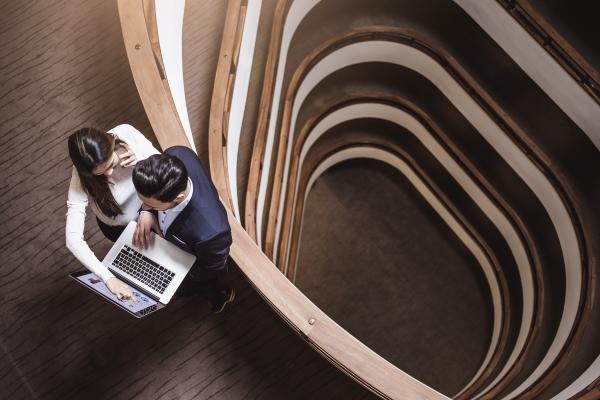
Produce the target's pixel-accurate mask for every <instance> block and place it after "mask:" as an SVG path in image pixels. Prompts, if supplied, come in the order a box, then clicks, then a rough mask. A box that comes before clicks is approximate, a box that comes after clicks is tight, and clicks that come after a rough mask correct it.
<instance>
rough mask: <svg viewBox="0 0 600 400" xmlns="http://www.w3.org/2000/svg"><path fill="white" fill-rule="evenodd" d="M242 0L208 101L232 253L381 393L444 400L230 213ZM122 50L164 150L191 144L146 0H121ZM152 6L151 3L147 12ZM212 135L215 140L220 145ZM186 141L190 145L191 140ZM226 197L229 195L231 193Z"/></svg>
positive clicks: (291, 316) (330, 355)
mask: <svg viewBox="0 0 600 400" xmlns="http://www.w3.org/2000/svg"><path fill="white" fill-rule="evenodd" d="M240 3H241V2H240V1H239V0H232V1H230V3H229V7H228V12H227V17H226V23H225V27H224V30H225V35H224V41H223V44H222V47H221V52H220V62H219V65H218V67H217V75H216V79H215V91H214V93H213V104H212V107H211V121H210V126H209V131H210V132H209V142H210V144H209V146H210V160H211V173H212V174H213V179H214V181H215V185H216V186H217V188H218V189H219V193H220V194H221V196H222V199H223V200H224V202H225V204H226V205H227V206H228V207H227V209H228V214H229V221H230V224H231V227H232V234H233V245H232V247H231V257H232V259H233V260H234V261H235V262H236V264H237V265H238V267H239V268H240V270H241V271H242V273H243V274H244V275H245V276H246V277H247V278H248V280H249V282H250V283H251V284H252V285H253V286H254V287H255V288H256V290H257V291H258V293H259V294H261V296H263V298H264V299H265V300H266V301H267V302H268V303H269V304H270V305H271V307H272V308H273V309H274V311H276V312H277V313H278V314H279V315H280V316H281V317H282V318H283V319H284V320H285V321H286V322H287V323H288V324H289V325H290V326H291V327H292V328H293V329H294V330H295V331H297V332H298V333H299V334H300V335H301V337H303V338H304V339H305V340H306V341H307V342H308V343H309V344H310V345H311V346H312V347H313V348H315V349H316V350H317V351H318V352H319V353H321V354H322V355H323V356H324V357H326V358H327V359H329V360H330V361H331V362H332V363H333V364H334V365H336V366H337V367H338V368H340V369H341V370H342V371H344V372H345V373H347V374H348V375H349V376H351V377H352V378H353V379H355V380H356V381H357V382H359V383H361V384H362V385H364V386H365V387H366V388H368V389H370V390H371V391H373V392H374V393H376V394H378V395H379V396H381V397H383V398H394V399H443V398H446V397H445V396H443V395H441V394H440V393H438V392H436V391H434V390H433V389H431V388H429V387H427V386H426V385H424V384H422V383H420V382H418V381H417V380H415V379H414V378H411V377H410V376H409V375H407V374H405V373H403V372H402V371H401V370H399V369H398V368H396V367H395V366H393V365H392V364H390V363H389V362H387V361H386V360H384V359H383V358H381V357H380V356H378V355H377V354H375V353H374V352H373V351H372V350H370V349H369V348H368V347H366V346H365V345H363V344H362V343H361V342H359V341H358V340H356V339H355V338H353V337H352V336H351V335H350V334H349V333H348V332H346V331H345V330H344V329H343V328H341V327H340V326H339V325H337V324H336V323H335V322H334V321H332V320H331V319H330V318H328V317H327V315H325V314H324V313H323V312H322V311H320V310H319V309H318V308H317V307H316V306H315V305H314V304H313V303H312V302H310V300H308V299H307V298H306V297H305V296H304V295H303V294H302V293H301V292H300V291H299V290H298V289H297V288H296V287H295V286H294V285H293V284H292V283H291V282H290V281H289V280H287V279H286V278H285V277H284V276H283V275H282V274H281V273H280V272H279V270H278V269H277V268H276V267H275V266H274V265H273V264H272V263H271V261H270V260H269V259H268V258H267V257H266V256H265V255H264V253H263V252H262V251H261V250H260V248H259V247H258V246H257V245H256V243H255V242H254V241H253V240H252V238H250V236H248V234H247V233H246V231H245V230H244V229H243V228H242V226H241V225H240V224H239V222H238V221H237V220H236V219H235V217H234V215H233V214H232V212H231V207H230V204H231V201H230V200H229V198H228V196H227V194H228V185H227V179H226V176H227V174H226V167H227V164H226V157H225V156H224V152H223V144H224V142H225V140H224V139H226V136H223V135H224V134H226V130H224V128H223V111H224V110H226V109H227V102H228V95H227V93H231V87H230V86H229V85H228V84H227V82H231V65H232V64H231V61H229V60H231V59H232V55H233V54H234V48H235V37H236V36H237V35H236V32H237V29H236V27H237V26H238V22H239V15H240V5H241V4H240ZM118 4H119V15H120V18H121V26H122V29H123V37H124V41H125V48H126V50H127V55H128V58H129V62H130V65H131V69H132V72H133V75H134V78H135V82H136V86H137V87H138V91H139V92H140V98H141V99H142V103H143V104H144V108H145V110H146V113H147V114H148V117H149V119H150V121H151V123H152V126H153V128H154V129H155V133H156V136H157V139H158V140H159V143H160V144H161V146H162V147H163V148H166V147H169V146H172V145H174V144H186V140H185V132H184V131H183V129H182V125H181V122H180V121H178V120H177V116H176V114H175V112H174V110H175V108H174V107H173V106H172V104H173V103H172V99H171V101H169V100H170V97H169V93H168V92H167V90H166V85H164V84H162V85H161V83H162V79H161V75H160V72H159V68H158V65H157V64H156V62H155V54H154V53H153V51H152V46H151V41H150V36H149V34H148V27H147V24H146V20H145V19H144V7H143V4H142V2H141V1H132V0H119V3H118ZM148 9H149V8H148V7H147V8H146V10H148ZM215 138H217V139H218V140H217V142H216V143H215ZM187 145H189V144H187ZM226 196H227V197H226Z"/></svg>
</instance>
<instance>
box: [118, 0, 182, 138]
mask: <svg viewBox="0 0 600 400" xmlns="http://www.w3.org/2000/svg"><path fill="white" fill-rule="evenodd" d="M118 5H119V18H120V20H121V30H122V31H123V38H124V39H125V50H126V51H127V58H128V59H129V65H130V67H131V72H132V74H133V79H134V81H135V86H136V87H137V89H138V92H139V94H140V99H141V100H142V104H143V105H144V109H145V110H146V114H147V115H148V119H149V120H150V124H151V125H152V129H153V130H154V134H155V135H156V139H158V141H159V143H160V144H161V146H163V147H164V148H167V147H171V146H176V145H181V146H187V147H191V146H190V142H189V141H188V139H187V137H186V136H185V135H183V136H180V135H173V132H180V131H182V130H183V126H182V125H181V122H180V120H179V118H178V116H177V110H176V109H175V104H174V103H173V99H172V97H171V92H170V90H169V88H168V83H167V82H166V80H165V79H164V73H162V71H161V70H160V69H159V67H158V65H157V63H156V61H155V60H156V58H155V54H154V51H153V49H154V47H153V45H152V42H151V40H150V36H149V34H148V29H147V27H146V19H145V16H144V5H143V3H142V1H134V0H120V1H119V2H118ZM149 21H153V19H152V18H149Z"/></svg>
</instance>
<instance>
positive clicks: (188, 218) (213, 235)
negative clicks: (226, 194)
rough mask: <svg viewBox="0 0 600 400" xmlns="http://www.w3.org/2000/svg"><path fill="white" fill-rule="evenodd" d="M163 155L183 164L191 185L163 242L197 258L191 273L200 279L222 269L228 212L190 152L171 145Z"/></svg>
mask: <svg viewBox="0 0 600 400" xmlns="http://www.w3.org/2000/svg"><path fill="white" fill-rule="evenodd" d="M165 153H166V154H169V155H172V156H175V157H177V158H179V159H180V160H181V161H182V162H183V164H184V165H185V168H186V169H187V173H188V176H189V178H190V180H191V181H192V185H194V186H193V187H194V190H193V193H192V198H191V200H190V202H189V203H188V205H187V206H185V208H184V209H183V210H182V211H181V213H180V214H179V215H178V216H177V218H175V220H174V221H173V223H172V224H171V225H170V226H169V228H168V229H167V231H166V232H163V234H164V236H165V239H167V240H168V241H170V242H171V243H173V244H175V245H177V246H179V247H180V248H182V249H184V250H186V251H188V252H190V253H192V254H195V255H196V257H197V258H198V259H197V261H196V263H195V264H194V266H193V267H192V270H191V271H190V275H192V278H193V277H194V275H195V276H196V277H200V276H201V275H203V272H213V271H220V270H223V269H224V268H225V261H226V260H227V257H228V256H229V247H230V246H231V242H232V239H231V227H230V226H229V222H228V221H227V212H226V211H225V207H224V206H223V204H222V203H221V200H219V195H218V193H217V189H216V188H215V186H214V185H213V183H212V181H211V179H210V176H209V175H208V174H207V172H206V171H205V169H204V167H203V166H202V163H201V162H200V159H199V158H198V156H197V155H196V153H194V152H193V151H192V150H191V149H189V148H187V147H184V146H173V147H169V148H168V149H166V150H165Z"/></svg>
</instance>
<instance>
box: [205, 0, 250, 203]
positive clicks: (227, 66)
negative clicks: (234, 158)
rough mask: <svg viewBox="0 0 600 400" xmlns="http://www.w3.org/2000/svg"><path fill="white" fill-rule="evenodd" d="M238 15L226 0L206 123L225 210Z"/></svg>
mask: <svg viewBox="0 0 600 400" xmlns="http://www.w3.org/2000/svg"><path fill="white" fill-rule="evenodd" d="M241 14H242V2H241V0H229V2H228V4H227V14H226V16H225V26H224V27H223V39H222V41H221V49H220V51H219V62H218V64H217V71H216V73H215V83H214V86H213V94H212V100H211V104H210V110H211V112H210V116H209V120H208V160H209V165H210V173H211V176H212V179H213V182H214V184H215V186H216V188H217V190H218V192H219V195H220V196H221V199H222V200H223V201H224V203H225V205H226V206H227V207H228V208H232V205H233V204H232V201H231V194H230V186H229V178H228V173H227V127H228V123H229V113H228V110H229V107H230V102H231V96H232V92H233V83H234V81H235V63H236V61H235V60H234V54H235V49H236V38H239V39H240V40H241V35H239V36H238V34H237V31H238V29H242V28H243V21H242V23H240V17H241ZM241 26H242V27H241Z"/></svg>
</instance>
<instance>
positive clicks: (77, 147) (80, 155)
mask: <svg viewBox="0 0 600 400" xmlns="http://www.w3.org/2000/svg"><path fill="white" fill-rule="evenodd" d="M117 143H119V144H120V143H123V142H122V141H121V140H118V139H116V138H115V137H114V136H113V135H111V134H109V133H106V132H103V131H101V130H100V129H97V128H92V127H88V128H81V129H79V130H77V131H75V133H73V134H72V135H70V136H69V139H68V144H69V156H70V157H71V161H73V165H74V166H75V169H76V170H77V173H78V174H79V179H80V181H81V186H82V187H83V189H84V190H85V192H86V193H87V194H88V196H90V197H91V198H92V199H93V200H94V202H95V203H96V205H97V206H98V208H99V209H100V210H101V211H102V212H103V213H104V214H105V215H107V216H109V217H111V218H114V217H116V216H117V215H120V214H122V213H123V211H122V210H121V207H119V205H118V204H117V202H116V201H115V198H114V196H113V195H112V192H111V191H110V187H109V182H108V178H107V177H106V176H105V175H94V174H93V173H92V171H93V170H94V169H95V168H96V167H97V166H98V165H100V164H102V163H105V162H107V161H108V160H109V159H110V158H111V157H112V154H113V152H114V151H115V144H117Z"/></svg>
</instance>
